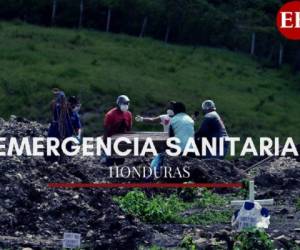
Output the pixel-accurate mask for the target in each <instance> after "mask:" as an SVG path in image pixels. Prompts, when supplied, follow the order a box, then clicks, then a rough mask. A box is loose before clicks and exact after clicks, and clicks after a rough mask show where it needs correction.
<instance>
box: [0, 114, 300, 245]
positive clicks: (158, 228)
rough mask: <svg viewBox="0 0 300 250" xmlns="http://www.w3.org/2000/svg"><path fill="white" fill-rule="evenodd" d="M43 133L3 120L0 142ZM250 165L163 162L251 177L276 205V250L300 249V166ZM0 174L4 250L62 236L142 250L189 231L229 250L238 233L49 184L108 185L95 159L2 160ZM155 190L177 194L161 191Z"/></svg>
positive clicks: (131, 161)
mask: <svg viewBox="0 0 300 250" xmlns="http://www.w3.org/2000/svg"><path fill="white" fill-rule="evenodd" d="M46 132H47V126H45V125H41V124H39V123H36V122H31V121H28V120H26V119H22V118H17V117H12V118H11V119H10V120H9V121H4V120H3V119H0V137H11V136H14V137H18V138H22V137H25V136H30V137H31V136H45V135H46ZM150 160H151V159H150V158H128V159H126V160H125V163H124V165H126V166H139V165H145V164H149V163H150ZM253 162H255V160H251V161H246V160H243V159H241V160H235V161H220V160H199V159H191V158H182V159H175V158H167V159H166V165H168V166H181V167H182V166H183V165H188V166H190V167H191V172H192V176H193V178H192V179H191V180H192V181H197V182H233V181H240V180H241V179H244V178H246V177H251V178H254V179H255V183H256V185H257V187H256V189H257V190H258V191H257V194H256V198H274V199H275V201H276V205H275V206H274V207H272V208H271V225H270V228H269V229H268V232H269V233H270V234H271V235H272V237H273V239H274V240H275V242H276V245H277V246H278V249H280V248H282V249H291V248H289V247H290V243H291V242H294V243H296V244H300V212H299V211H296V206H295V202H296V199H298V198H300V163H299V162H298V161H297V159H292V158H277V159H276V158H275V159H273V160H272V161H270V162H266V163H265V164H263V165H261V166H259V167H258V168H256V169H253V170H251V171H250V173H247V172H245V171H244V170H245V169H246V168H247V167H248V166H249V165H251V164H252V163H253ZM0 171H1V174H0V249H1V248H8V249H18V248H22V247H31V248H33V249H60V248H61V238H62V235H63V233H64V232H74V233H75V232H77V233H80V234H81V235H82V240H83V245H84V246H87V247H88V248H89V249H136V248H137V246H139V245H159V246H162V247H176V246H178V244H179V243H180V241H181V240H182V238H183V237H184V235H186V234H191V235H192V236H193V237H194V240H195V241H196V243H197V245H198V246H199V249H213V246H214V245H221V246H223V247H224V249H227V248H228V247H227V243H226V239H228V238H230V237H232V235H233V233H234V231H233V230H232V229H231V227H230V222H228V223H227V224H218V225H211V226H201V225H169V224H160V225H147V224H145V223H143V222H141V221H139V220H138V219H136V218H134V217H132V216H130V215H126V214H124V212H123V211H121V209H120V208H119V207H118V205H117V204H116V203H115V202H114V201H113V200H112V198H113V196H115V195H123V194H125V193H126V192H128V190H126V189H116V188H114V189H96V188H95V189H54V188H49V187H48V186H47V184H48V183H50V182H101V181H107V176H108V171H107V167H105V166H101V164H100V163H99V159H97V158H93V157H90V158H83V157H80V156H78V157H75V158H71V159H68V161H67V162H66V163H62V164H58V163H49V162H47V161H45V159H44V158H42V157H27V156H20V157H16V156H13V157H1V159H0ZM109 181H112V180H109ZM113 181H119V180H113ZM120 181H123V180H120ZM175 191H176V190H174V192H175ZM217 191H220V190H217ZM152 192H173V191H172V190H169V191H165V190H164V191H162V190H158V189H156V190H154V191H153V190H152ZM220 192H222V191H220ZM229 192H230V191H229ZM235 192H236V191H235Z"/></svg>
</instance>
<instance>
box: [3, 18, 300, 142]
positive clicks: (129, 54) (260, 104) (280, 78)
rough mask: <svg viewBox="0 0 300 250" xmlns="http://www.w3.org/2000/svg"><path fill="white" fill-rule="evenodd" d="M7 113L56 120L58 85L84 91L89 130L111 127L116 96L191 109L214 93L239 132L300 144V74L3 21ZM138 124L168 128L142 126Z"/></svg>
mask: <svg viewBox="0 0 300 250" xmlns="http://www.w3.org/2000/svg"><path fill="white" fill-rule="evenodd" d="M0 49H1V57H0V65H1V75H0V103H1V105H0V116H2V117H5V118H8V117H9V116H10V115H11V114H16V115H20V116H25V117H28V118H31V119H37V120H40V121H44V122H45V121H49V117H50V111H49V102H50V100H51V93H50V90H51V88H52V87H56V86H59V87H61V88H62V89H64V90H65V91H66V93H67V94H68V95H79V96H80V98H81V100H82V104H83V109H82V111H83V113H84V115H83V116H82V118H83V121H84V124H85V127H86V134H88V135H93V136H97V135H99V134H101V132H102V131H103V127H102V119H103V115H104V113H105V111H107V110H108V109H109V108H110V107H111V106H112V105H114V102H115V99H116V96H117V95H119V94H127V95H128V96H130V98H131V100H132V102H131V110H132V111H133V113H134V114H139V113H148V114H160V113H161V112H164V106H165V104H166V102H167V101H168V100H173V99H174V100H178V101H183V102H184V103H186V105H187V108H188V111H189V112H190V113H193V112H194V111H195V110H196V109H199V107H200V103H201V102H202V101H203V100H204V99H206V98H211V99H214V100H215V102H216V104H217V108H218V110H219V112H220V114H221V115H222V116H223V117H224V120H225V123H226V125H227V127H228V130H229V133H230V135H232V136H243V137H245V136H253V137H258V136H280V137H287V136H293V137H294V138H295V140H296V141H298V142H299V139H300V138H299V130H300V116H299V109H300V102H299V92H300V84H299V76H292V75H291V73H290V72H289V69H288V68H285V67H284V68H283V69H282V70H276V69H266V68H264V67H262V66H261V65H260V64H259V63H257V62H256V61H255V60H254V59H252V58H250V56H248V55H245V54H241V53H234V52H230V51H227V50H225V49H216V48H208V47H198V48H193V47H184V46H175V45H166V44H164V43H161V42H158V41H155V40H152V39H149V38H144V39H137V38H133V37H129V36H126V35H115V34H114V35H113V34H105V33H101V32H96V31H87V30H82V31H78V30H68V29H59V28H55V29H54V28H43V27H37V26H32V25H27V24H16V23H14V24H13V23H5V22H2V23H0ZM134 127H135V129H157V130H161V128H160V127H157V126H156V127H155V126H149V125H141V124H135V125H134Z"/></svg>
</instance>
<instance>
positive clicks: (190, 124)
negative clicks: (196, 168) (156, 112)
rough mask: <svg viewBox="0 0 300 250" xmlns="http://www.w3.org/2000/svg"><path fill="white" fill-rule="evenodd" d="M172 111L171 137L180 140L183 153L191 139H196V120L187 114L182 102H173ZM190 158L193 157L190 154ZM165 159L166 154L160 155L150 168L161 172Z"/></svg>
mask: <svg viewBox="0 0 300 250" xmlns="http://www.w3.org/2000/svg"><path fill="white" fill-rule="evenodd" d="M171 109H172V111H173V112H174V116H173V117H172V119H171V123H170V127H169V137H177V138H178V139H179V140H180V142H179V144H178V145H179V147H180V148H181V150H182V151H183V150H184V149H185V146H186V144H187V142H188V140H189V138H193V137H194V120H193V119H192V118H191V117H190V116H189V115H188V114H187V113H186V108H185V105H184V104H183V103H181V102H173V103H172V106H171ZM188 156H193V155H191V154H190V155H188ZM164 158H165V154H164V153H160V154H158V155H157V156H155V157H154V158H153V160H152V161H151V164H150V167H151V168H152V169H154V170H155V171H156V172H159V171H160V168H161V166H162V165H163V164H164Z"/></svg>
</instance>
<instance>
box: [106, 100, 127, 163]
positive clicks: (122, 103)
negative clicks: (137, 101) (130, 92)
mask: <svg viewBox="0 0 300 250" xmlns="http://www.w3.org/2000/svg"><path fill="white" fill-rule="evenodd" d="M129 102H130V100H129V98H128V96H126V95H120V96H118V98H117V101H116V104H117V106H116V107H114V108H112V109H111V110H109V111H108V112H107V113H106V114H105V117H104V135H103V141H104V142H106V141H107V138H108V137H111V136H113V135H115V134H122V133H126V132H129V131H130V130H131V128H132V114H131V112H130V111H129ZM100 162H101V163H102V164H106V165H113V164H115V162H116V159H114V158H112V157H108V156H106V155H105V154H104V152H102V154H101V158H100ZM122 162H124V159H121V160H120V161H119V163H120V164H121V163H122Z"/></svg>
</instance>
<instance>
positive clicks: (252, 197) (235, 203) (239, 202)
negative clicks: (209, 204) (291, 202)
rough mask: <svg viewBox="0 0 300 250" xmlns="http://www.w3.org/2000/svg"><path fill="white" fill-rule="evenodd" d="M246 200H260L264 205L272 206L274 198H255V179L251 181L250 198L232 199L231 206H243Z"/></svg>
mask: <svg viewBox="0 0 300 250" xmlns="http://www.w3.org/2000/svg"><path fill="white" fill-rule="evenodd" d="M246 201H250V202H258V203H259V204H260V205H262V206H272V205H273V204H274V199H266V200H255V191H254V181H250V182H249V199H248V200H235V201H231V206H242V205H243V204H244V203H245V202H246Z"/></svg>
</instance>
